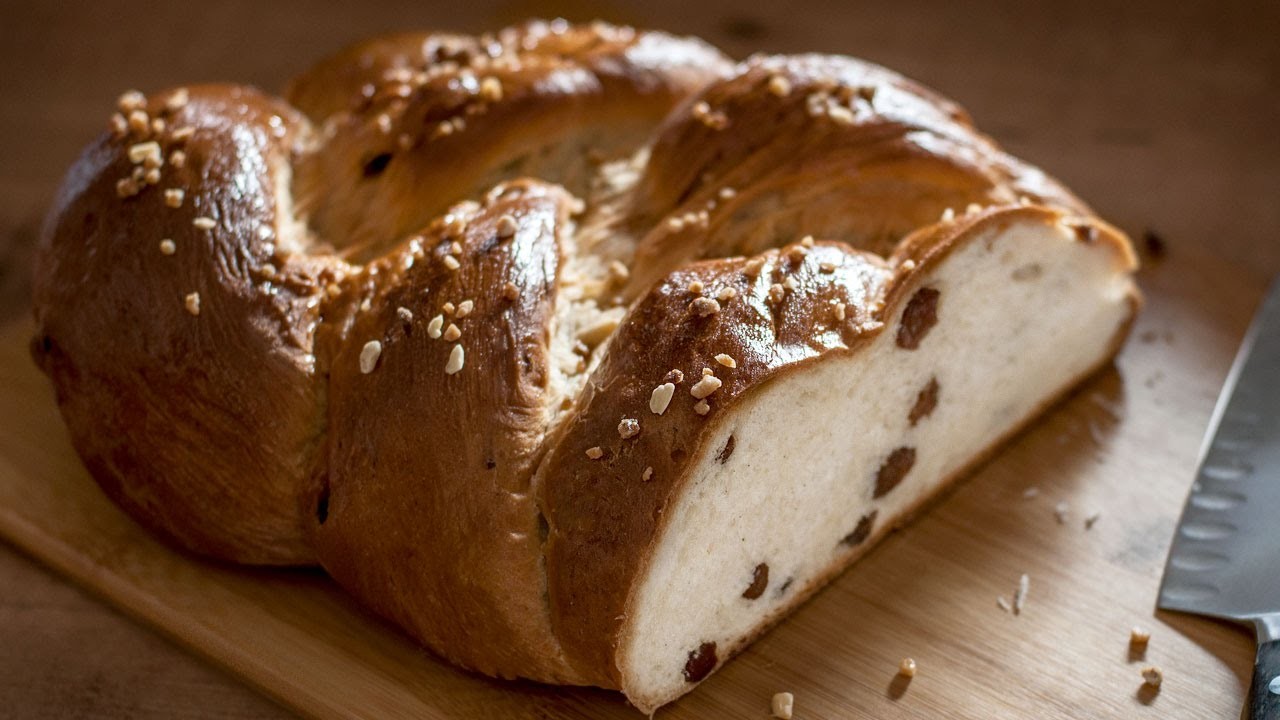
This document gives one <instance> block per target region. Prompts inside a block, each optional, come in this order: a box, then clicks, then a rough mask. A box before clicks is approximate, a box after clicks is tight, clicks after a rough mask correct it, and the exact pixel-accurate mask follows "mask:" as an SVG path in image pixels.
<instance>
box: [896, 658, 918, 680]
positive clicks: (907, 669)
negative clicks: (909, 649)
mask: <svg viewBox="0 0 1280 720" xmlns="http://www.w3.org/2000/svg"><path fill="white" fill-rule="evenodd" d="M898 674H899V675H901V676H902V677H905V678H913V677H915V676H916V661H915V660H914V659H913V658H909V657H905V658H902V662H900V663H898Z"/></svg>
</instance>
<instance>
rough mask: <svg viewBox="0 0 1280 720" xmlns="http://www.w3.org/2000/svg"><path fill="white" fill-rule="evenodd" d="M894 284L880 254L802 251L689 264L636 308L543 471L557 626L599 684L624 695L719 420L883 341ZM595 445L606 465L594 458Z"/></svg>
mask: <svg viewBox="0 0 1280 720" xmlns="http://www.w3.org/2000/svg"><path fill="white" fill-rule="evenodd" d="M888 277H889V270H888V269H887V268H886V267H885V266H884V264H883V262H882V261H881V260H880V259H879V258H878V257H876V256H873V255H867V254H863V253H859V252H856V251H853V250H851V249H849V248H848V247H846V246H843V245H840V244H832V243H818V244H815V245H813V246H812V247H806V246H804V245H801V244H799V243H797V244H794V245H791V246H788V247H787V248H785V249H783V250H775V251H770V252H767V253H765V254H764V255H762V256H759V257H756V258H751V259H747V258H732V259H726V260H716V261H708V262H704V263H699V264H695V265H691V266H689V267H687V268H684V269H682V270H679V271H676V272H674V273H672V274H671V275H670V276H669V277H667V278H666V279H665V280H664V281H663V282H661V283H660V284H658V285H657V286H656V287H654V288H653V290H652V291H650V292H649V293H648V294H647V295H646V296H645V297H644V298H642V299H641V300H640V301H639V302H638V304H637V305H636V306H635V307H633V308H632V310H631V313H630V315H629V316H628V318H627V320H626V321H625V322H624V324H623V325H622V327H620V328H619V329H618V330H617V332H616V334H615V336H614V339H613V341H612V343H611V345H610V346H609V349H608V353H607V355H606V357H605V358H604V360H603V361H602V362H601V364H600V366H599V368H598V369H597V370H596V372H595V373H594V375H593V377H592V379H591V382H589V383H588V386H587V389H586V391H585V392H584V394H583V396H582V398H581V400H580V401H579V403H578V407H577V411H576V414H575V416H574V418H573V420H572V421H571V422H570V423H569V424H568V425H567V427H565V429H564V435H563V436H562V437H560V438H559V439H558V441H557V442H556V443H555V445H554V448H553V449H552V450H551V452H550V454H549V456H548V458H547V461H546V462H545V464H544V465H543V466H542V467H541V468H540V469H539V478H540V480H539V487H538V492H539V501H540V503H541V505H542V509H543V512H544V513H545V515H546V518H547V523H548V529H549V532H548V537H547V546H546V553H547V576H548V584H549V587H550V590H551V613H552V620H553V623H554V627H555V630H556V634H557V635H558V636H559V638H560V641H561V643H562V644H563V645H564V647H565V650H566V652H567V653H569V656H570V658H571V660H572V661H573V663H574V665H575V667H576V668H577V670H578V671H579V672H580V673H582V675H583V676H584V677H586V678H587V679H588V680H589V681H590V682H591V683H593V684H597V685H602V686H604V687H617V686H618V683H619V676H618V670H617V666H616V659H615V657H614V656H613V650H614V649H615V648H616V644H615V643H614V642H613V639H614V638H616V636H617V632H618V628H619V627H620V625H621V616H622V615H624V614H625V612H624V611H625V606H626V603H627V600H628V598H629V595H630V592H631V590H632V587H633V582H634V579H635V577H636V573H637V572H638V571H639V570H640V567H641V564H642V563H643V561H644V559H645V558H646V557H647V554H648V552H649V551H650V550H651V548H652V545H651V540H652V539H653V538H654V537H655V533H656V532H657V530H658V527H659V526H660V524H661V516H662V512H663V510H664V508H665V507H666V506H667V504H668V503H669V501H670V500H671V499H672V498H673V497H674V496H675V494H676V493H678V492H679V491H680V489H681V488H682V486H683V485H682V483H683V481H684V477H683V474H684V470H685V468H686V466H687V464H688V462H689V461H691V460H693V459H694V458H695V457H697V456H698V453H699V448H700V446H701V444H702V443H703V442H704V440H705V438H707V437H709V434H710V433H711V432H712V431H713V430H714V428H715V427H716V422H717V419H718V418H719V417H720V416H721V415H722V414H723V413H725V412H728V411H729V408H731V407H732V406H733V405H734V404H735V403H736V402H737V401H738V400H739V398H740V396H741V395H742V394H743V393H745V392H748V391H752V390H754V389H755V388H758V387H760V386H761V385H762V384H763V383H765V382H767V381H768V380H769V379H771V378H773V377H775V376H776V375H777V374H778V373H779V372H781V371H783V370H787V369H792V368H796V367H799V366H803V365H805V364H807V363H808V362H811V361H814V360H816V359H817V358H819V357H821V356H824V355H825V354H827V353H831V352H844V351H847V350H848V349H850V348H853V347H856V346H858V345H860V344H861V343H862V342H863V341H864V340H865V338H867V337H869V336H871V335H873V334H874V333H875V332H876V331H877V329H878V328H879V327H880V323H879V322H878V321H877V320H875V319H874V317H873V313H874V310H875V308H874V304H875V303H876V301H878V300H879V298H880V296H881V293H882V291H883V285H884V283H885V282H886V281H887V279H888ZM699 283H700V284H701V286H702V289H701V291H698V290H697V287H698V284H699ZM726 291H729V292H726ZM730 292H731V293H732V295H731V296H730ZM716 298H720V299H716ZM699 299H702V300H713V299H715V302H716V304H717V305H718V308H719V309H718V311H716V312H714V313H709V314H707V315H705V316H702V315H700V314H699V313H700V310H701V307H700V306H701V302H700V300H699ZM837 304H839V305H837ZM842 315H843V319H842V318H841V316H842ZM717 355H727V356H728V357H729V358H732V364H733V365H734V367H732V368H730V367H727V366H726V365H724V364H722V363H721V362H720V361H717V359H716V356H717ZM703 368H707V369H710V370H711V371H712V372H713V373H714V376H715V377H716V379H717V380H718V381H719V382H720V383H722V384H721V385H719V386H718V387H717V388H716V389H715V390H714V392H712V393H711V394H710V395H707V396H705V397H703V398H702V399H703V400H705V401H706V402H707V403H708V405H709V408H708V409H707V411H706V412H705V414H700V413H699V412H698V407H697V406H698V401H699V395H701V394H702V390H699V389H697V388H696V386H697V384H698V383H699V382H700V381H701V380H702V376H703V372H704V370H703ZM673 371H677V372H673ZM668 382H670V383H672V384H673V385H674V386H675V387H674V394H673V395H672V396H671V399H670V402H669V404H667V405H665V406H662V404H661V402H659V403H658V407H663V412H662V413H661V414H658V413H655V412H654V411H653V410H654V407H653V406H651V402H652V401H653V393H654V391H655V388H658V387H659V386H661V385H663V384H664V383H668ZM624 418H631V419H635V420H637V421H638V423H639V433H638V434H636V435H634V436H633V437H630V438H625V439H624V438H622V437H621V435H620V434H619V432H618V430H617V428H618V424H619V421H620V420H622V419H624ZM592 448H598V449H600V450H601V451H602V452H603V455H602V456H601V457H599V458H598V459H592V458H591V457H590V456H589V455H588V454H587V451H588V450H590V449H592Z"/></svg>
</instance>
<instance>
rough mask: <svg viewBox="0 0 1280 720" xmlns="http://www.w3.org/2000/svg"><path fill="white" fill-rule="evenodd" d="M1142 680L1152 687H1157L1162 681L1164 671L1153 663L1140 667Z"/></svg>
mask: <svg viewBox="0 0 1280 720" xmlns="http://www.w3.org/2000/svg"><path fill="white" fill-rule="evenodd" d="M1142 681H1143V682H1144V683H1146V684H1148V685H1150V686H1151V687H1153V688H1158V687H1160V685H1161V684H1162V683H1164V672H1163V671H1162V670H1161V669H1160V668H1158V667H1156V666H1155V665H1148V666H1147V667H1144V668H1142Z"/></svg>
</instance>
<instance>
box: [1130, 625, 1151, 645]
mask: <svg viewBox="0 0 1280 720" xmlns="http://www.w3.org/2000/svg"><path fill="white" fill-rule="evenodd" d="M1150 641H1151V633H1150V632H1149V631H1147V630H1146V629H1144V628H1141V627H1139V626H1137V625H1134V626H1133V629H1132V630H1130V631H1129V644H1130V645H1133V646H1134V647H1142V646H1145V645H1146V644H1147V643H1148V642H1150Z"/></svg>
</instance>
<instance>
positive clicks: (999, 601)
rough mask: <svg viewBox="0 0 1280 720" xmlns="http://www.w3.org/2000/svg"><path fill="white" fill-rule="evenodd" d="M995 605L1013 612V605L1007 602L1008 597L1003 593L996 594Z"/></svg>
mask: <svg viewBox="0 0 1280 720" xmlns="http://www.w3.org/2000/svg"><path fill="white" fill-rule="evenodd" d="M996 606H997V607H999V608H1000V609H1001V610H1003V611H1005V612H1013V606H1012V605H1010V604H1009V598H1007V597H1005V596H1003V595H997V596H996Z"/></svg>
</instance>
